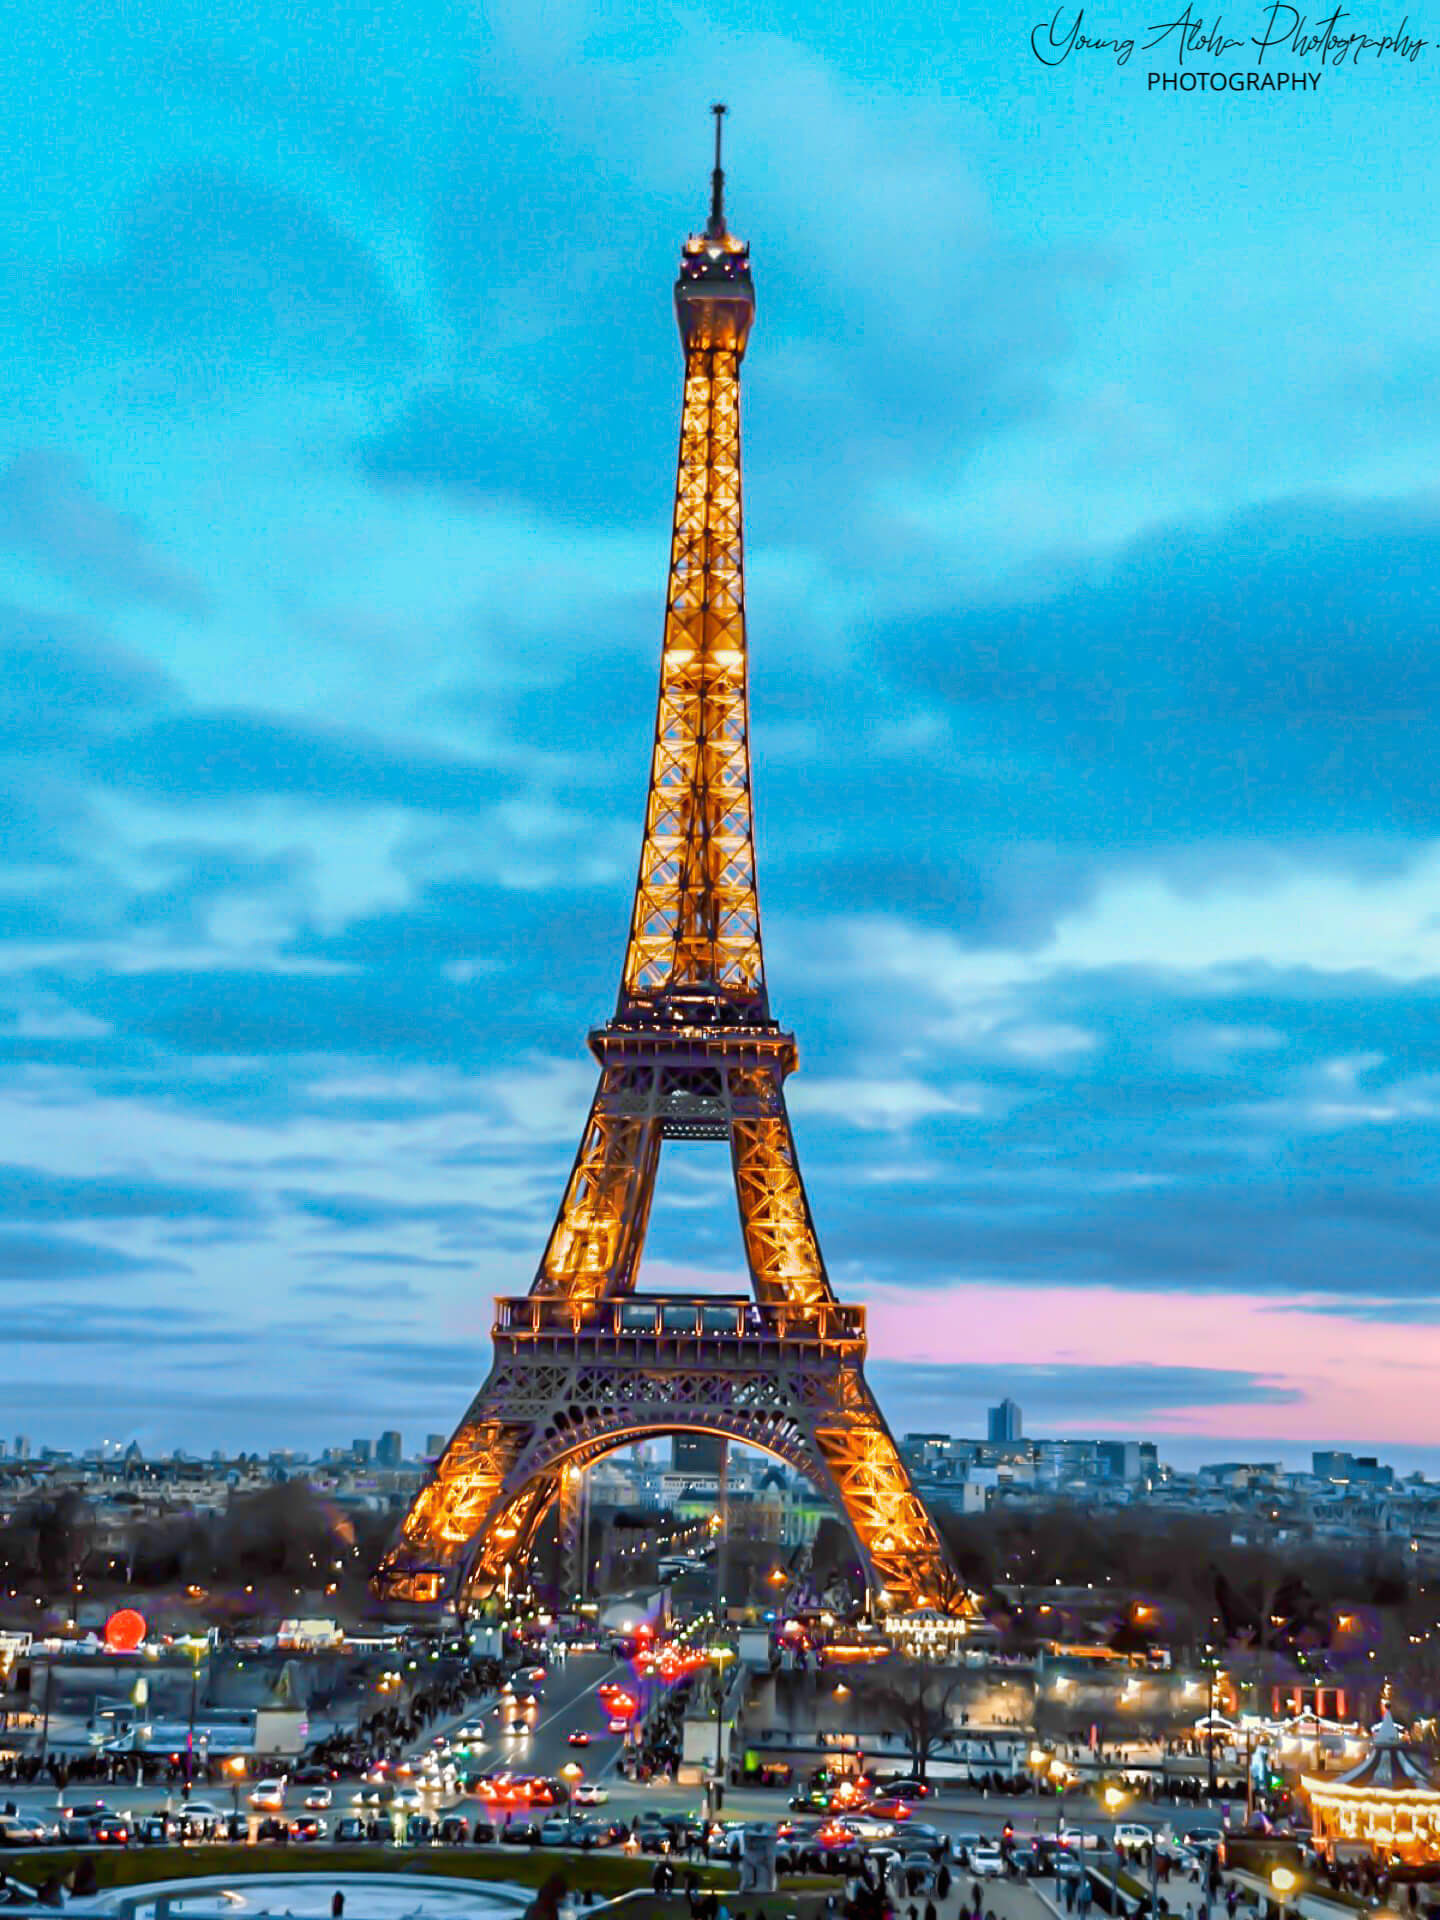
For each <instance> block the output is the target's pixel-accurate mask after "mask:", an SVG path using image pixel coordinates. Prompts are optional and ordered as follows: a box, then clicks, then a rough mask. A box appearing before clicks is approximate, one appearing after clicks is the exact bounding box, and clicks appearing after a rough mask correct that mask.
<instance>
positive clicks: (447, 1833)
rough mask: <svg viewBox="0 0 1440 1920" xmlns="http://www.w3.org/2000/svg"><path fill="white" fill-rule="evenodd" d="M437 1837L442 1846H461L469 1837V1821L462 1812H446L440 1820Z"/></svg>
mask: <svg viewBox="0 0 1440 1920" xmlns="http://www.w3.org/2000/svg"><path fill="white" fill-rule="evenodd" d="M438 1838H439V1841H440V1845H441V1846H442V1847H463V1846H464V1845H465V1843H466V1841H467V1840H468V1839H469V1838H470V1822H469V1821H468V1820H467V1819H466V1818H465V1816H464V1814H463V1813H447V1814H445V1815H444V1816H443V1817H442V1819H441V1821H440V1831H439V1835H438Z"/></svg>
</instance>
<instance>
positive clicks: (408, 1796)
mask: <svg viewBox="0 0 1440 1920" xmlns="http://www.w3.org/2000/svg"><path fill="white" fill-rule="evenodd" d="M390 1806H391V1809H392V1811H394V1812H396V1813H418V1812H419V1811H420V1795H419V1793H418V1792H417V1791H416V1789H415V1788H414V1787H400V1788H398V1789H397V1790H396V1794H395V1798H394V1799H393V1800H392V1801H391V1802H390Z"/></svg>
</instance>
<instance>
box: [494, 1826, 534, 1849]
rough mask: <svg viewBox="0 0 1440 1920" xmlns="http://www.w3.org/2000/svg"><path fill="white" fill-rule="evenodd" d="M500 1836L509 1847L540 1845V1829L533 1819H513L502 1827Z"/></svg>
mask: <svg viewBox="0 0 1440 1920" xmlns="http://www.w3.org/2000/svg"><path fill="white" fill-rule="evenodd" d="M500 1838H501V1840H502V1841H503V1842H504V1844H505V1845H506V1846H507V1847H528V1846H532V1845H538V1844H539V1841H540V1829H539V1827H538V1826H537V1825H536V1823H535V1822H534V1821H533V1820H511V1821H509V1822H508V1823H507V1824H506V1825H505V1826H504V1827H502V1828H501V1830H500Z"/></svg>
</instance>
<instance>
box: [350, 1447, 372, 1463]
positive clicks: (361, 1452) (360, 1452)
mask: <svg viewBox="0 0 1440 1920" xmlns="http://www.w3.org/2000/svg"><path fill="white" fill-rule="evenodd" d="M350 1451H351V1453H353V1454H354V1456H355V1458H356V1459H357V1460H358V1461H359V1462H360V1464H361V1466H362V1467H368V1466H369V1464H370V1442H369V1441H368V1440H352V1441H351V1442H350Z"/></svg>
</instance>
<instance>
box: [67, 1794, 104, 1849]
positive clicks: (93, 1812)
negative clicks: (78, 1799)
mask: <svg viewBox="0 0 1440 1920" xmlns="http://www.w3.org/2000/svg"><path fill="white" fill-rule="evenodd" d="M109 1811H110V1809H109V1808H108V1807H107V1806H106V1805H105V1802H104V1801H103V1800H87V1801H84V1802H82V1803H81V1804H78V1805H76V1806H73V1807H67V1806H63V1805H62V1806H59V1807H57V1808H56V1809H55V1838H56V1839H57V1840H61V1841H63V1842H64V1843H65V1844H66V1845H67V1846H72V1847H73V1846H81V1847H83V1846H88V1845H89V1844H90V1842H91V1841H92V1840H93V1839H94V1838H95V1834H94V1826H95V1822H96V1821H97V1820H98V1819H99V1818H100V1816H101V1815H102V1814H105V1813H108V1812H109Z"/></svg>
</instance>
